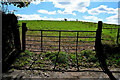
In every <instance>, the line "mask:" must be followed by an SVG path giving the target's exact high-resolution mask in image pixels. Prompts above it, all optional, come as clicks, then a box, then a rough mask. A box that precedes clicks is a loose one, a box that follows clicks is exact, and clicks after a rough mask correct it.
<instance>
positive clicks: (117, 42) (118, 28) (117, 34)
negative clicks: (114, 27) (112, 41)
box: [116, 28, 120, 44]
mask: <svg viewBox="0 0 120 80" xmlns="http://www.w3.org/2000/svg"><path fill="white" fill-rule="evenodd" d="M119 30H120V29H119V28H118V33H117V41H116V43H117V44H119V42H118V40H119Z"/></svg>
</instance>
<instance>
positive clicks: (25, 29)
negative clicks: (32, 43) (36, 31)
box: [22, 23, 27, 52]
mask: <svg viewBox="0 0 120 80" xmlns="http://www.w3.org/2000/svg"><path fill="white" fill-rule="evenodd" d="M26 31H27V27H26V23H22V51H23V52H24V51H25V44H26V40H25V39H26V38H25V33H26Z"/></svg>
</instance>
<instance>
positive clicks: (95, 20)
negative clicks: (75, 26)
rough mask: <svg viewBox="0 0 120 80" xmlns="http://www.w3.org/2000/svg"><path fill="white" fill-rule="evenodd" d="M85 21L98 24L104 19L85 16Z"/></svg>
mask: <svg viewBox="0 0 120 80" xmlns="http://www.w3.org/2000/svg"><path fill="white" fill-rule="evenodd" d="M83 18H84V19H86V20H88V21H91V22H92V21H93V22H98V21H102V19H100V18H98V17H95V16H83Z"/></svg>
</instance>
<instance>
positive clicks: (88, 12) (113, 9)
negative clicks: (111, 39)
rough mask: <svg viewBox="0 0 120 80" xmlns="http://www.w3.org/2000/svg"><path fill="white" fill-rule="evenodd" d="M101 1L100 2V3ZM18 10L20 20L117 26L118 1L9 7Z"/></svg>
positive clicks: (65, 0) (69, 0)
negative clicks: (85, 22) (66, 21)
mask: <svg viewBox="0 0 120 80" xmlns="http://www.w3.org/2000/svg"><path fill="white" fill-rule="evenodd" d="M98 1H99V2H98ZM8 10H10V11H12V10H17V12H15V14H16V15H17V16H21V17H22V18H19V20H64V18H67V19H68V20H69V21H70V20H76V19H78V20H79V21H88V22H98V21H103V22H104V23H109V24H117V23H118V1H112V0H108V1H105V0H101V2H100V0H84V1H83V0H44V1H43V2H40V1H38V0H37V1H35V2H32V3H31V4H30V5H29V6H28V7H25V8H17V7H15V6H13V5H10V6H8Z"/></svg>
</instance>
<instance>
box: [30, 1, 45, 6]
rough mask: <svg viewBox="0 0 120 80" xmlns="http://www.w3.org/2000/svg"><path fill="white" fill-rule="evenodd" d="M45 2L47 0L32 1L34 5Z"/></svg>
mask: <svg viewBox="0 0 120 80" xmlns="http://www.w3.org/2000/svg"><path fill="white" fill-rule="evenodd" d="M41 1H42V2H45V0H32V2H31V3H32V4H35V5H38V4H40V2H41Z"/></svg>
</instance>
